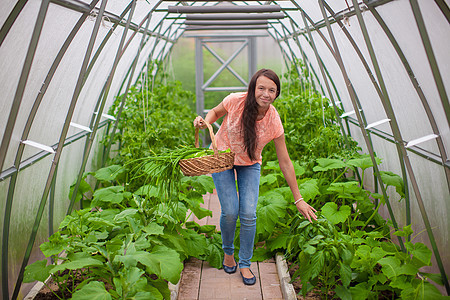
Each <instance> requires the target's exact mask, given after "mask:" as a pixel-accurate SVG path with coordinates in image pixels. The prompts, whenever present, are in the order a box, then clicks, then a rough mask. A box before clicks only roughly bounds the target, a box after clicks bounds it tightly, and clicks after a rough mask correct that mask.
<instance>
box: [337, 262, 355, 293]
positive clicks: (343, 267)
mask: <svg viewBox="0 0 450 300" xmlns="http://www.w3.org/2000/svg"><path fill="white" fill-rule="evenodd" d="M339 265H340V269H339V275H340V276H341V281H342V284H343V285H344V286H345V287H347V286H348V285H349V284H350V281H351V280H352V269H351V268H350V266H349V265H347V264H344V263H342V262H339Z"/></svg>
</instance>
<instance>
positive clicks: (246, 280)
mask: <svg viewBox="0 0 450 300" xmlns="http://www.w3.org/2000/svg"><path fill="white" fill-rule="evenodd" d="M249 270H250V269H249ZM250 273H252V275H253V277H252V278H245V277H244V275H242V273H241V277H242V281H243V282H244V284H245V285H254V284H255V283H256V277H255V274H253V272H252V270H250Z"/></svg>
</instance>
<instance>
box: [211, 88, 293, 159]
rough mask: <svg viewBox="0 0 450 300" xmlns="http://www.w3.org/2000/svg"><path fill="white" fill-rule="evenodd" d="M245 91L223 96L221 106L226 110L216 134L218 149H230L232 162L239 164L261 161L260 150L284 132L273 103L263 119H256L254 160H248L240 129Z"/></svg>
mask: <svg viewBox="0 0 450 300" xmlns="http://www.w3.org/2000/svg"><path fill="white" fill-rule="evenodd" d="M246 97H247V93H246V92H244V93H232V94H230V95H228V96H227V97H225V99H224V100H223V102H222V103H223V106H224V108H225V109H226V111H227V114H226V115H225V117H224V119H223V122H222V125H221V126H220V129H219V131H218V132H217V134H216V143H217V148H218V150H226V149H231V151H233V152H234V153H235V158H234V164H235V165H240V166H248V165H253V164H255V163H260V164H261V163H262V156H261V152H262V150H263V148H264V146H266V145H267V143H269V142H270V141H271V140H273V139H275V138H277V137H279V136H281V135H282V134H284V129H283V125H282V123H281V119H280V116H279V114H278V112H277V110H276V109H275V107H274V106H273V105H270V108H269V110H268V111H267V113H266V115H265V116H264V118H263V119H261V120H258V121H256V135H257V139H256V153H255V154H256V155H255V156H256V157H257V160H256V161H252V160H250V158H249V157H248V155H247V151H246V150H245V146H244V134H243V132H242V129H241V116H242V112H243V110H244V104H245V99H246Z"/></svg>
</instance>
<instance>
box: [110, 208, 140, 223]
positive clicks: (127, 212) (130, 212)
mask: <svg viewBox="0 0 450 300" xmlns="http://www.w3.org/2000/svg"><path fill="white" fill-rule="evenodd" d="M137 212H138V210H137V209H135V208H127V209H124V210H122V211H121V212H120V213H118V214H117V215H116V216H115V217H114V221H115V222H120V221H126V219H127V218H128V217H133V216H134V215H136V213H137Z"/></svg>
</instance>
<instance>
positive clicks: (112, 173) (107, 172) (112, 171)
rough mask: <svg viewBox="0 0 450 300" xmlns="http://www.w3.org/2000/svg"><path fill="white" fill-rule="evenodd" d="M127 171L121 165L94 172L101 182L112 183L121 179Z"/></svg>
mask: <svg viewBox="0 0 450 300" xmlns="http://www.w3.org/2000/svg"><path fill="white" fill-rule="evenodd" d="M126 172H127V170H126V169H125V168H124V167H122V166H120V165H111V166H109V167H105V168H101V169H99V170H97V171H95V172H94V174H93V175H94V177H95V178H97V179H98V180H100V181H106V182H109V181H112V180H116V179H121V178H120V177H123V175H124V174H125V173H126Z"/></svg>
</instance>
